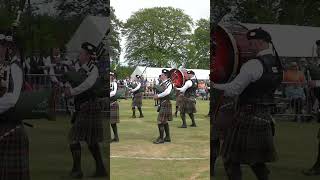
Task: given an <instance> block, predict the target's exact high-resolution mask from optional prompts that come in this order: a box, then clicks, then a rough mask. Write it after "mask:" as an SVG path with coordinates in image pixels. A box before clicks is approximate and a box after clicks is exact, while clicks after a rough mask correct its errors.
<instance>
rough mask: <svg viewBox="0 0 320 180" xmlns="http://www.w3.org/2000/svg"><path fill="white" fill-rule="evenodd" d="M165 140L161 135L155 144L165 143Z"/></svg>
mask: <svg viewBox="0 0 320 180" xmlns="http://www.w3.org/2000/svg"><path fill="white" fill-rule="evenodd" d="M163 143H164V140H163V139H162V138H160V137H158V138H157V139H156V140H155V141H153V144H163Z"/></svg>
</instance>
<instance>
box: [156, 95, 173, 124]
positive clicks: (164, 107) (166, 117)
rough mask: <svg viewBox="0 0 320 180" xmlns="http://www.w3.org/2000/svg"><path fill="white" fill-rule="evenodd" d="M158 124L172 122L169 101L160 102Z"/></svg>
mask: <svg viewBox="0 0 320 180" xmlns="http://www.w3.org/2000/svg"><path fill="white" fill-rule="evenodd" d="M157 121H158V124H166V123H168V121H172V105H171V102H170V100H164V101H162V102H160V111H159V114H158V120H157Z"/></svg>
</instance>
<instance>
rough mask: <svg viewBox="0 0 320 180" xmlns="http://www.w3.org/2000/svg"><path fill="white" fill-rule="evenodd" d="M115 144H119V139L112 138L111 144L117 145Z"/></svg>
mask: <svg viewBox="0 0 320 180" xmlns="http://www.w3.org/2000/svg"><path fill="white" fill-rule="evenodd" d="M117 142H119V138H113V139H112V140H111V143H117Z"/></svg>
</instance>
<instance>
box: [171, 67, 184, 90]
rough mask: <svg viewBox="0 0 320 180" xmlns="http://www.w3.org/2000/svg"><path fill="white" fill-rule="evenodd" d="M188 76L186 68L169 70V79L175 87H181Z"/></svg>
mask: <svg viewBox="0 0 320 180" xmlns="http://www.w3.org/2000/svg"><path fill="white" fill-rule="evenodd" d="M187 78H188V74H187V71H186V70H179V69H171V70H170V79H171V81H172V84H173V85H174V86H175V87H177V88H181V87H182V86H183V85H184V83H185V82H186V80H187Z"/></svg>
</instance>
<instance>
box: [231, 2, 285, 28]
mask: <svg viewBox="0 0 320 180" xmlns="http://www.w3.org/2000/svg"><path fill="white" fill-rule="evenodd" d="M236 7H237V12H236V17H237V19H238V20H239V21H240V22H247V23H278V18H279V15H280V13H281V7H280V0H240V1H237V3H236Z"/></svg>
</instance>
